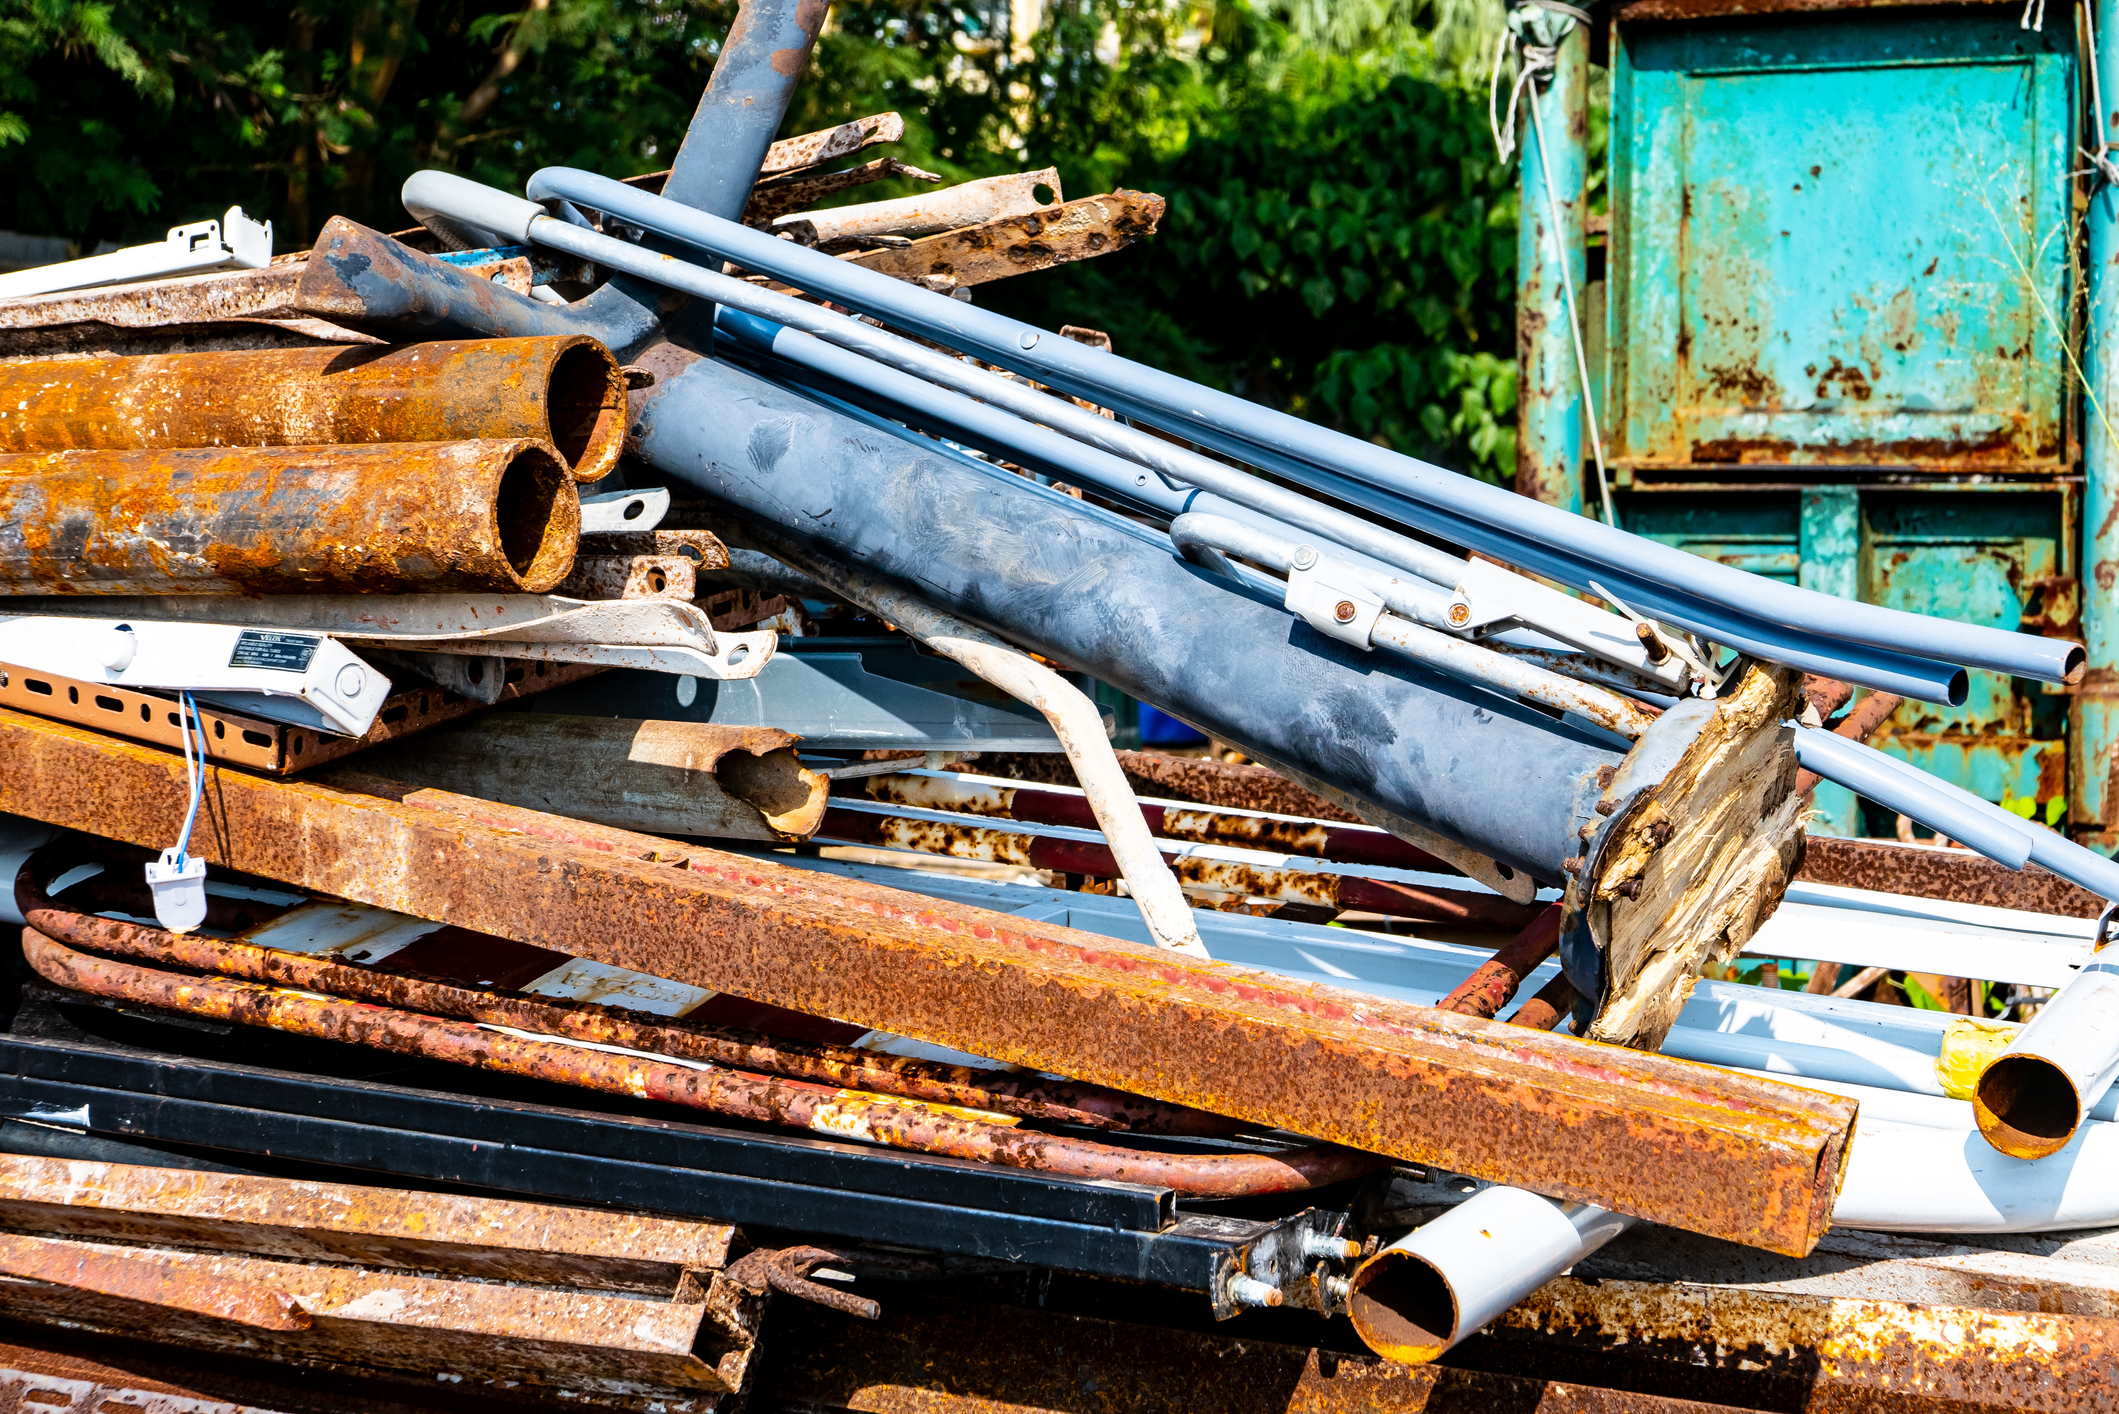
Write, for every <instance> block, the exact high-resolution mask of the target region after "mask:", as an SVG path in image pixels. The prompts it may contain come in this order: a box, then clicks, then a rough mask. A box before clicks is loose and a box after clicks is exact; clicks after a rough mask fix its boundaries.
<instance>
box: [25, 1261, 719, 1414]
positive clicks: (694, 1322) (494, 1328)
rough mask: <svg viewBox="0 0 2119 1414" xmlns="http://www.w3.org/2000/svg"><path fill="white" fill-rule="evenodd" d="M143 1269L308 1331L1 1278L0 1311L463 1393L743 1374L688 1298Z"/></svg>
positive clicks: (611, 1388) (271, 1265) (706, 1386)
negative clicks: (386, 1373) (415, 1378)
mask: <svg viewBox="0 0 2119 1414" xmlns="http://www.w3.org/2000/svg"><path fill="white" fill-rule="evenodd" d="M52 1242H53V1244H54V1245H55V1246H59V1247H64V1248H66V1249H69V1250H71V1251H74V1252H78V1253H80V1254H81V1255H82V1256H83V1257H84V1258H92V1257H97V1256H105V1255H118V1256H123V1255H127V1254H131V1253H136V1252H138V1251H139V1249H137V1248H127V1247H119V1246H114V1245H112V1244H108V1243H98V1242H86V1241H79V1240H76V1239H72V1238H55V1239H52ZM155 1259H156V1260H157V1261H158V1262H160V1263H163V1264H165V1265H166V1266H168V1267H169V1268H170V1269H171V1270H172V1271H173V1272H177V1273H182V1274H183V1275H185V1276H186V1277H188V1278H189V1279H191V1280H194V1281H197V1282H199V1283H202V1284H217V1283H244V1284H249V1285H254V1286H260V1287H264V1288H267V1289H270V1290H284V1291H286V1292H287V1293H288V1294H289V1295H290V1296H292V1297H293V1299H294V1301H295V1302H296V1303H297V1304H298V1305H299V1306H300V1308H301V1309H302V1310H304V1311H305V1312H307V1313H308V1314H309V1317H310V1323H309V1325H308V1327H307V1328H306V1329H299V1330H273V1329H265V1328H262V1327H259V1326H254V1325H237V1324H234V1323H232V1322H230V1321H228V1320H227V1319H226V1318H224V1317H218V1316H213V1315H201V1314H195V1313H192V1312H189V1311H184V1310H179V1309H176V1308H173V1307H169V1306H151V1305H148V1304H146V1303H143V1302H140V1301H138V1300H133V1299H128V1298H125V1297H123V1296H120V1295H113V1294H106V1293H102V1292H95V1291H87V1290H83V1289H81V1288H77V1287H56V1286H47V1285H40V1284H34V1283H31V1282H27V1281H4V1280H0V1287H4V1288H5V1290H4V1292H0V1305H4V1306H5V1309H6V1312H7V1315H8V1317H9V1318H10V1319H11V1320H16V1321H27V1322H35V1323H38V1324H45V1325H60V1326H68V1327H72V1328H73V1329H76V1330H90V1331H101V1332H105V1333H110V1334H119V1335H128V1336H138V1337H141V1338H145V1339H150V1340H153V1341H156V1342H158V1343H164V1344H174V1345H185V1346H192V1347H196V1348H199V1349H203V1350H209V1351H213V1350H218V1351H222V1352H225V1353H228V1354H238V1353H240V1354H242V1355H244V1356H248V1357H251V1358H259V1357H262V1358H266V1359H271V1360H276V1361H282V1362H290V1363H296V1364H321V1365H326V1366H329V1365H337V1364H352V1365H355V1366H357V1367H362V1368H366V1369H370V1370H376V1369H382V1370H400V1371H408V1372H420V1373H425V1374H427V1375H429V1376H436V1375H439V1376H443V1377H449V1378H450V1379H451V1381H452V1382H454V1381H455V1380H462V1381H463V1382H465V1383H467V1384H472V1385H474V1386H475V1385H476V1384H478V1383H483V1382H485V1381H494V1380H497V1381H521V1382H527V1383H530V1384H535V1385H539V1386H548V1387H549V1386H558V1387H561V1388H571V1389H576V1390H583V1391H593V1392H596V1393H599V1394H606V1395H635V1396H639V1395H650V1394H653V1393H656V1392H658V1391H661V1390H670V1389H676V1390H685V1389H690V1390H700V1391H707V1392H712V1391H720V1390H731V1389H735V1388H738V1387H740V1384H741V1382H742V1380H743V1378H744V1373H745V1370H746V1369H747V1368H748V1365H749V1357H750V1347H749V1343H748V1341H745V1340H742V1339H741V1338H740V1337H738V1338H737V1339H734V1340H731V1339H728V1338H726V1337H725V1336H724V1334H723V1332H722V1331H721V1330H719V1329H718V1328H716V1327H715V1326H713V1325H711V1324H710V1323H709V1321H708V1307H707V1305H706V1304H705V1303H703V1302H698V1301H691V1302H686V1301H676V1300H659V1301H657V1300H645V1299H642V1298H640V1297H637V1296H624V1295H614V1294H607V1293H601V1292H580V1291H571V1290H568V1289H566V1288H560V1287H540V1286H516V1285H508V1284H503V1283H499V1282H479V1281H452V1280H447V1279H443V1278H439V1277H432V1276H424V1275H414V1274H411V1273H407V1272H369V1271H363V1270H361V1269H360V1268H358V1267H350V1266H337V1265H329V1264H321V1263H304V1262H284V1261H274V1260H267V1259H262V1258H255V1257H244V1256H238V1255H234V1254H231V1253H224V1252H180V1251H174V1250H167V1249H157V1250H156V1252H155ZM702 1357H703V1358H702Z"/></svg>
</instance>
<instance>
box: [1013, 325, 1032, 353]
mask: <svg viewBox="0 0 2119 1414" xmlns="http://www.w3.org/2000/svg"><path fill="white" fill-rule="evenodd" d="M1016 342H1017V343H1018V344H1021V345H1022V346H1023V347H1024V348H1026V349H1034V348H1036V347H1037V331H1036V330H1035V329H1027V330H1025V331H1024V332H1023V336H1022V337H1021V338H1019V339H1017V340H1016Z"/></svg>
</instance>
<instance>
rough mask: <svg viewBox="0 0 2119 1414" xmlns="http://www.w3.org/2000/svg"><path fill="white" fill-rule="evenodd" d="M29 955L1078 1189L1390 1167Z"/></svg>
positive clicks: (1264, 1189) (1272, 1185)
mask: <svg viewBox="0 0 2119 1414" xmlns="http://www.w3.org/2000/svg"><path fill="white" fill-rule="evenodd" d="M22 951H23V954H24V955H25V956H26V957H27V958H28V959H29V964H30V966H31V967H33V968H35V969H36V970H37V972H38V974H39V975H40V976H42V977H43V978H44V979H45V980H46V981H48V982H51V983H53V984H54V985H57V986H60V987H65V988H68V989H70V990H73V991H76V992H83V993H86V994H87V995H89V996H92V997H100V998H103V999H106V1000H110V1001H119V1002H131V1003H135V1004H138V1005H140V1006H146V1007H153V1008H155V1009H157V1010H162V1011H173V1012H178V1013H181V1014H184V1015H187V1016H202V1017H207V1018H210V1019H211V1020H214V1021H221V1022H229V1023H233V1024H235V1025H238V1026H263V1027H269V1028H270V1029H272V1030H275V1031H286V1032H291V1033H292V1034H294V1035H298V1036H312V1037H316V1038H318V1039H320V1040H326V1041H339V1042H343V1043H345V1044H348V1045H356V1046H373V1047H375V1048H377V1049H379V1050H385V1051H394V1052H397V1053H399V1054H401V1055H413V1056H421V1057H423V1058H425V1059H427V1060H438V1061H446V1062H448V1063H449V1064H451V1065H466V1066H474V1067H476V1068H478V1069H480V1070H491V1071H497V1072H499V1073H501V1074H504V1075H519V1076H522V1077H524V1078H526V1079H530V1080H545V1081H550V1082H553V1083H555V1084H559V1085H578V1086H580V1087H582V1088H583V1089H587V1090H596V1091H600V1092H601V1093H603V1094H607V1095H619V1096H624V1097H627V1098H630V1099H637V1100H655V1101H659V1102H661V1103H663V1104H670V1105H681V1106H683V1107H684V1108H686V1109H693V1110H705V1111H707V1112H709V1113H711V1114H719V1115H728V1116H730V1117H733V1118H736V1119H744V1120H751V1121H754V1122H756V1123H761V1124H776V1125H786V1126H790V1127H792V1128H796V1129H807V1130H811V1131H813V1132H815V1133H818V1134H827V1135H831V1136H832V1137H834V1138H838V1139H861V1140H865V1141H867V1142H869V1143H872V1144H882V1145H885V1146H887V1147H889V1148H893V1149H906V1150H911V1151H913V1152H916V1153H923V1154H941V1155H944V1156H946V1157H949V1158H956V1159H970V1160H973V1161H974V1162H979V1163H993V1164H1004V1165H1007V1166H1008V1167H1010V1168H1023V1169H1035V1170H1038V1171H1040V1172H1044V1173H1056V1174H1062V1175H1065V1176H1066V1177H1069V1178H1086V1179H1093V1180H1098V1181H1103V1182H1110V1183H1136V1184H1142V1185H1145V1186H1147V1187H1151V1188H1168V1189H1171V1190H1173V1191H1175V1192H1178V1193H1184V1194H1189V1195H1192V1196H1195V1197H1202V1198H1244V1197H1251V1196H1255V1195H1258V1194H1263V1193H1289V1192H1295V1191H1299V1190H1301V1189H1305V1188H1317V1187H1322V1186H1324V1185H1326V1184H1330V1183H1338V1182H1340V1181H1341V1180H1343V1179H1348V1178H1358V1177H1360V1176H1362V1175H1363V1174H1367V1173H1372V1172H1374V1171H1375V1170H1376V1169H1378V1168H1380V1167H1382V1165H1383V1163H1384V1160H1383V1159H1382V1158H1381V1157H1379V1156H1377V1155H1375V1154H1364V1153H1361V1152H1359V1151H1357V1150H1352V1149H1341V1148H1336V1147H1331V1146H1320V1147H1314V1148H1307V1149H1289V1150H1285V1151H1281V1152H1278V1153H1270V1154H1210V1155H1199V1154H1166V1153H1157V1152H1155V1151H1152V1150H1138V1149H1125V1148H1120V1147H1118V1146H1116V1145H1112V1144H1100V1143H1096V1142H1094V1141H1091V1140H1086V1139H1075V1138H1071V1137H1069V1136H1065V1135H1051V1134H1042V1133H1037V1132H1034V1131H1029V1130H1018V1129H1016V1128H1015V1127H1014V1126H1015V1125H1016V1123H1017V1121H1016V1119H1015V1118H1014V1117H1013V1116H1010V1115H1000V1114H993V1113H982V1112H980V1111H977V1110H962V1109H958V1108H956V1107H955V1106H950V1105H938V1104H934V1103H932V1102H930V1101H925V1100H908V1099H903V1098H900V1097H897V1096H886V1095H875V1094H868V1093H864V1092H862V1091H858V1090H841V1089H837V1088H834V1087H832V1086H827V1085H813V1084H810V1083H808V1082H806V1081H800V1080H785V1079H780V1078H777V1077H771V1076H763V1075H751V1074H747V1073H745V1072H743V1071H737V1070H726V1069H723V1068H721V1067H719V1066H714V1065H696V1064H695V1065H679V1064H673V1063H671V1062H669V1061H666V1060H662V1059H659V1058H657V1057H655V1056H652V1055H636V1054H630V1053H617V1054H614V1053H613V1052H612V1051H611V1050H608V1049H605V1050H591V1049H589V1048H587V1047H585V1046H582V1045H579V1044H576V1043H574V1042H570V1041H561V1040H556V1039H554V1040H545V1039H542V1038H540V1037H537V1036H533V1035H523V1034H510V1033H503V1032H496V1031H495V1030H493V1029H492V1028H491V1027H489V1026H483V1025H473V1024H467V1023H464V1022H458V1021H449V1020H445V1019H442V1018H438V1017H432V1016H422V1015H420V1014H419V1013H417V1012H409V1011H401V1010H398V1009H396V1008H392V1007H380V1006H375V1005H373V1004H370V1003H363V1002H350V1001H342V1000H339V999H338V998H335V997H322V996H317V995H315V994H313V993H309V992H296V991H293V990H289V989H284V988H277V987H266V986H260V985H257V984H255V983H250V982H236V981H228V980H224V979H222V978H218V977H189V976H186V975H184V974H181V973H176V972H164V971H162V970H160V969H158V968H151V967H140V966H136V965H134V964H132V963H127V962H114V961H112V960H110V959H108V958H98V957H91V956H89V955H88V954H86V953H79V952H75V951H74V950H73V949H71V948H68V947H66V946H64V945H62V944H60V943H58V942H55V941H53V940H52V939H50V938H48V937H46V936H44V935H43V934H42V933H39V932H37V931H36V930H34V929H24V930H23V933H22Z"/></svg>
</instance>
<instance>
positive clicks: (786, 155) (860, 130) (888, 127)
mask: <svg viewBox="0 0 2119 1414" xmlns="http://www.w3.org/2000/svg"><path fill="white" fill-rule="evenodd" d="M903 136H905V120H904V119H903V118H902V117H900V116H899V115H897V114H896V113H871V114H869V115H868V116H867V117H865V118H855V119H854V120H853V121H851V122H847V123H841V124H839V125H838V126H837V127H835V128H825V129H823V130H821V131H819V132H813V133H801V134H799V135H797V136H795V137H790V138H782V139H781V140H780V141H778V142H776V143H774V144H773V145H772V146H771V147H768V148H767V149H765V164H764V165H763V166H762V167H760V168H759V169H758V175H759V176H760V177H774V176H780V175H782V174H784V173H788V172H797V171H800V170H801V169H803V168H805V167H814V166H816V165H817V164H819V163H821V162H830V161H833V160H835V159H837V158H840V157H850V156H852V155H853V154H854V153H856V152H859V151H860V150H861V149H862V148H864V147H874V146H876V145H877V144H878V143H886V142H896V141H897V140H898V139H899V138H902V137H903ZM669 175H670V174H669V173H668V172H666V171H664V172H647V173H644V174H642V175H641V176H638V177H627V178H626V179H625V184H626V185H627V186H629V187H639V188H640V189H641V190H642V191H651V192H660V191H661V190H662V184H663V183H664V182H666V181H668V180H669ZM745 214H746V216H747V215H748V214H749V213H748V212H746V213H745Z"/></svg>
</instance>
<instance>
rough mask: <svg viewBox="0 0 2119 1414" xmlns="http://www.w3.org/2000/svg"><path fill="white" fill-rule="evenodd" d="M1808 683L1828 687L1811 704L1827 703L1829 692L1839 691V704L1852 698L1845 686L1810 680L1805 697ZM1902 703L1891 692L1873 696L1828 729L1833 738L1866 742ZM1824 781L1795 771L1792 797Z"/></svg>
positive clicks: (1813, 774)
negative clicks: (1835, 689)
mask: <svg viewBox="0 0 2119 1414" xmlns="http://www.w3.org/2000/svg"><path fill="white" fill-rule="evenodd" d="M1810 683H1827V684H1828V686H1827V687H1825V688H1822V689H1820V690H1819V691H1818V692H1817V693H1814V694H1813V695H1812V696H1811V702H1812V703H1813V704H1815V703H1816V702H1818V701H1819V700H1820V699H1821V698H1823V699H1824V700H1827V701H1829V700H1830V698H1829V696H1827V694H1828V693H1829V691H1830V689H1831V688H1838V689H1840V695H1839V702H1840V703H1842V704H1844V703H1845V702H1846V700H1847V697H1848V696H1849V695H1851V689H1849V688H1848V687H1847V686H1846V685H1845V684H1844V683H1836V682H1831V681H1830V680H1829V679H1824V678H1817V677H1811V678H1810V679H1808V680H1807V681H1806V682H1805V684H1804V687H1803V690H1804V692H1806V693H1808V692H1810V691H1811V689H1810V686H1809V684H1810ZM1905 700H1906V699H1905V698H1903V697H1900V696H1899V695H1898V694H1896V693H1893V692H1872V693H1870V694H1869V695H1868V696H1867V697H1864V698H1863V699H1862V700H1861V701H1860V702H1859V703H1858V704H1856V706H1855V708H1854V710H1853V711H1851V712H1849V713H1848V714H1847V715H1846V716H1844V717H1841V718H1840V719H1839V720H1838V721H1835V722H1833V723H1832V724H1831V727H1830V729H1831V731H1832V733H1833V735H1835V736H1843V737H1845V738H1846V739H1847V740H1849V741H1859V742H1866V741H1868V739H1869V738H1870V737H1872V736H1874V735H1876V729H1877V728H1878V727H1880V726H1882V725H1883V724H1884V719H1885V718H1886V717H1888V716H1890V715H1891V714H1892V713H1893V712H1896V711H1897V710H1898V705H1899V704H1900V703H1901V702H1904V701H1905ZM1819 710H1820V711H1822V710H1824V709H1823V708H1820V709H1819ZM1823 779H1824V777H1823V776H1820V775H1819V774H1818V773H1817V772H1815V771H1797V772H1796V773H1795V793H1796V794H1797V795H1801V794H1803V792H1805V791H1807V790H1809V789H1810V788H1811V787H1813V786H1815V785H1816V784H1817V783H1818V782H1819V781H1821V780H1823Z"/></svg>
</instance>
